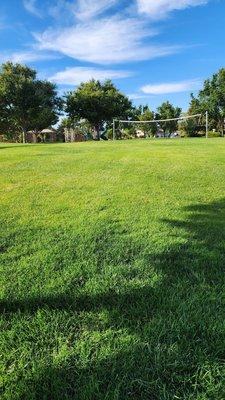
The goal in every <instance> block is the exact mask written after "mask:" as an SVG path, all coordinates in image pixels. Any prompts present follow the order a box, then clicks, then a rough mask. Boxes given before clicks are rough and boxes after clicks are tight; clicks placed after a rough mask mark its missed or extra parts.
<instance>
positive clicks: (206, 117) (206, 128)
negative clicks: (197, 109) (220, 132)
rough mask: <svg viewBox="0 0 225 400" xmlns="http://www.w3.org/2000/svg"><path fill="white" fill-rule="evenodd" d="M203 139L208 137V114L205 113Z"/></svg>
mask: <svg viewBox="0 0 225 400" xmlns="http://www.w3.org/2000/svg"><path fill="white" fill-rule="evenodd" d="M205 137H206V138H207V139H208V137H209V113H208V111H206V113H205Z"/></svg>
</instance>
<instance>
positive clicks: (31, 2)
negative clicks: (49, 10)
mask: <svg viewBox="0 0 225 400" xmlns="http://www.w3.org/2000/svg"><path fill="white" fill-rule="evenodd" d="M23 5H24V8H25V9H26V10H27V11H28V12H29V13H31V14H33V15H35V16H36V17H39V18H42V13H41V11H40V8H39V7H38V5H37V0H23Z"/></svg>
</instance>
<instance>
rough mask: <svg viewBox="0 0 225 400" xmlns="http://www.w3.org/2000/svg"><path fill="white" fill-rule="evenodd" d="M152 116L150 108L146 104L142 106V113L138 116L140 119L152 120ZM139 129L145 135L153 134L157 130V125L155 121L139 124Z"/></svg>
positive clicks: (153, 116)
mask: <svg viewBox="0 0 225 400" xmlns="http://www.w3.org/2000/svg"><path fill="white" fill-rule="evenodd" d="M154 118H155V115H154V112H153V111H151V110H150V108H149V106H148V105H146V106H144V107H142V113H141V114H140V115H139V117H138V119H139V120H140V121H153V120H154ZM140 129H141V130H142V131H143V132H144V133H145V134H146V135H150V136H154V135H155V134H156V132H157V125H156V123H150V124H140Z"/></svg>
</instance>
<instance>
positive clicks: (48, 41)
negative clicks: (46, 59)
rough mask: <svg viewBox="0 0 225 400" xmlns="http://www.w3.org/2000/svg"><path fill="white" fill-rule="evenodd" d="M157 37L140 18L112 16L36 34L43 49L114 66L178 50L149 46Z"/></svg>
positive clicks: (175, 48)
mask: <svg viewBox="0 0 225 400" xmlns="http://www.w3.org/2000/svg"><path fill="white" fill-rule="evenodd" d="M156 34H157V32H156V30H154V29H150V28H147V27H146V25H145V24H144V22H142V21H140V20H139V19H137V18H123V17H119V16H112V17H110V18H107V19H106V18H103V19H99V20H95V21H91V22H90V23H80V24H74V25H73V26H71V27H69V28H64V29H59V30H58V31H55V30H53V29H49V30H46V31H45V32H43V33H42V34H36V35H35V36H36V39H37V41H38V43H39V49H41V50H55V51H59V52H61V53H63V54H65V55H67V56H69V57H72V58H74V59H77V60H80V61H87V62H92V63H97V64H103V65H104V64H112V63H122V62H129V61H142V60H149V59H152V58H156V57H160V56H165V55H168V54H172V53H174V52H176V51H178V48H177V47H175V46H160V45H157V46H156V45H153V44H152V45H147V44H145V43H144V42H145V39H147V38H148V39H149V38H150V37H153V36H155V35H156Z"/></svg>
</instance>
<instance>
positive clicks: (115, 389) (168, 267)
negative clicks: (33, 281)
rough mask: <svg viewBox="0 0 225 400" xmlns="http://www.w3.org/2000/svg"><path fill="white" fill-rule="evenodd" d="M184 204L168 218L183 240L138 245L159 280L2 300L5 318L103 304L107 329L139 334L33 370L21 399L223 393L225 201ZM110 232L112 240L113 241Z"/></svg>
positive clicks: (86, 309) (219, 395)
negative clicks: (160, 246) (151, 247)
mask: <svg viewBox="0 0 225 400" xmlns="http://www.w3.org/2000/svg"><path fill="white" fill-rule="evenodd" d="M185 211H186V213H187V217H186V219H185V220H182V221H177V220H172V219H171V220H164V223H166V224H168V225H169V226H171V227H173V228H177V229H178V230H181V231H182V232H183V234H184V237H185V240H184V241H183V242H182V243H181V244H174V245H171V246H168V247H167V248H166V250H164V251H162V252H158V253H155V254H148V253H146V252H145V249H140V250H139V251H140V252H141V251H143V258H144V263H145V265H146V268H148V265H151V266H153V267H154V269H155V271H157V273H159V274H160V275H161V276H162V279H161V280H160V281H159V283H158V284H157V285H156V286H154V287H153V286H151V285H149V283H147V284H146V285H145V284H143V285H142V286H141V287H135V288H134V287H132V288H130V289H128V288H127V287H126V288H119V290H115V289H108V291H107V292H104V293H100V294H93V295H92V294H87V293H85V292H84V291H83V290H82V288H81V289H80V288H78V287H73V285H72V284H71V287H69V288H67V290H66V291H65V292H62V293H59V294H57V295H53V296H43V297H38V298H27V299H21V300H12V301H7V300H5V301H4V300H3V301H1V303H0V306H1V309H2V311H3V314H4V315H5V317H6V318H7V316H9V315H11V314H13V313H17V312H20V313H27V314H32V313H35V312H36V311H37V310H39V309H41V308H44V309H47V310H49V309H50V310H51V309H54V310H59V311H61V310H67V311H70V312H74V313H77V315H79V314H80V313H88V312H96V313H98V312H99V311H101V310H106V311H107V315H108V322H107V326H106V327H105V329H113V330H116V331H119V330H121V331H123V332H126V333H127V334H129V335H132V336H133V337H135V338H136V342H134V343H131V344H128V345H127V346H125V347H124V350H121V349H114V350H113V351H112V352H111V354H110V355H107V354H106V355H105V356H104V357H96V358H94V357H93V358H90V359H89V360H88V361H87V362H86V363H83V364H82V363H81V361H78V359H79V357H78V355H77V356H76V355H73V356H71V357H69V356H68V357H67V358H66V360H64V361H63V362H62V363H61V364H60V365H59V366H57V367H56V366H51V365H50V366H49V367H46V368H45V367H44V368H41V367H40V370H39V371H38V373H37V374H36V375H35V377H33V378H30V380H29V381H27V380H26V379H25V380H24V382H22V383H21V385H22V386H21V393H22V395H21V398H23V399H28V398H29V399H77V400H86V399H88V400H89V399H93V400H94V399H101V400H103V399H110V400H111V399H113V400H116V399H117V400H119V399H121V400H126V399H145V400H147V399H148V400H149V399H151V400H154V399H156V400H161V399H171V400H172V399H175V398H178V399H193V400H194V399H195V400H196V399H221V400H222V399H223V398H224V397H225V389H224V388H225V386H224V383H225V382H224V374H223V375H222V372H221V371H222V370H223V368H224V359H225V331H224V316H225V314H224V310H225V295H224V293H225V263H224V255H225V200H221V201H217V202H214V203H210V204H199V205H193V206H190V207H187V208H186V209H185ZM102 237H104V232H103V235H102ZM110 239H111V238H109V240H108V243H111V242H112V243H113V240H110ZM97 242H98V251H99V254H100V258H101V256H103V255H104V252H107V248H106V247H105V246H106V244H105V242H104V240H100V241H99V240H98V241H97ZM107 246H109V244H107ZM165 247H166V246H165ZM124 256H125V255H124ZM126 257H127V254H126ZM121 259H123V253H121ZM99 261H101V260H99ZM23 385H24V387H23ZM210 396H211V397H210Z"/></svg>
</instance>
